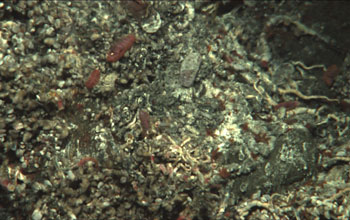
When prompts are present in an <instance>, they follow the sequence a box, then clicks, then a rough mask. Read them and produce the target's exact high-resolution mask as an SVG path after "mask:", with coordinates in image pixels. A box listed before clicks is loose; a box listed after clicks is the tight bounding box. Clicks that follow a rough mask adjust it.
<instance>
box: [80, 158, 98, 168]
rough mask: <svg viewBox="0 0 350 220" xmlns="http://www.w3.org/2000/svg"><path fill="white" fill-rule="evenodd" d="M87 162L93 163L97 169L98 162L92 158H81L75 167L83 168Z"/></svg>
mask: <svg viewBox="0 0 350 220" xmlns="http://www.w3.org/2000/svg"><path fill="white" fill-rule="evenodd" d="M89 161H91V162H93V163H94V164H95V167H96V168H98V161H97V160H96V159H95V158H93V157H84V158H82V159H81V160H80V161H79V162H78V164H77V166H78V167H82V166H84V165H85V164H86V163H87V162H89Z"/></svg>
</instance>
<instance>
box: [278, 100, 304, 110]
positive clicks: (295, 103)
mask: <svg viewBox="0 0 350 220" xmlns="http://www.w3.org/2000/svg"><path fill="white" fill-rule="evenodd" d="M299 104H300V103H299V102H298V101H287V102H281V103H278V104H277V105H275V106H274V109H275V110H277V109H279V108H285V109H286V110H292V109H295V108H296V107H298V106H299Z"/></svg>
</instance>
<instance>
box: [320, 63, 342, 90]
mask: <svg viewBox="0 0 350 220" xmlns="http://www.w3.org/2000/svg"><path fill="white" fill-rule="evenodd" d="M339 72H340V70H339V68H338V67H337V65H335V64H333V65H331V66H329V67H328V68H327V70H326V71H325V72H324V73H323V76H322V80H323V81H324V82H325V83H326V85H327V86H332V84H333V82H334V80H335V78H336V77H337V76H338V74H339Z"/></svg>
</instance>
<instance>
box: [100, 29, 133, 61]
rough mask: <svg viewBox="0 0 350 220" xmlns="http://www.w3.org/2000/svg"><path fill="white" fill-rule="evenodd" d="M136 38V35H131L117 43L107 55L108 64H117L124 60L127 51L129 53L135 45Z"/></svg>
mask: <svg viewBox="0 0 350 220" xmlns="http://www.w3.org/2000/svg"><path fill="white" fill-rule="evenodd" d="M135 40H136V38H135V35H133V34H129V35H127V36H125V37H123V38H122V39H120V40H119V41H117V42H115V43H114V44H113V46H112V47H111V50H110V51H109V53H108V54H107V61H108V62H116V61H118V60H119V59H120V58H122V57H123V56H124V54H125V52H126V51H128V50H129V49H130V48H131V47H132V45H133V44H134V42H135Z"/></svg>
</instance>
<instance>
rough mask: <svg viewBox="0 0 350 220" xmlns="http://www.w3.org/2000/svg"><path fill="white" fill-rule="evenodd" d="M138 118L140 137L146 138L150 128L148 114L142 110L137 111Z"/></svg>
mask: <svg viewBox="0 0 350 220" xmlns="http://www.w3.org/2000/svg"><path fill="white" fill-rule="evenodd" d="M139 118H140V123H141V128H142V137H146V136H147V133H148V131H149V130H150V128H151V125H150V117H149V114H148V113H147V112H145V111H143V110H140V111H139Z"/></svg>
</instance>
